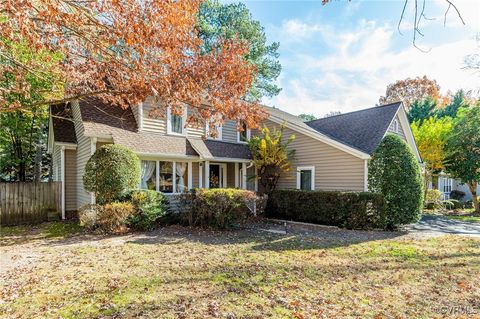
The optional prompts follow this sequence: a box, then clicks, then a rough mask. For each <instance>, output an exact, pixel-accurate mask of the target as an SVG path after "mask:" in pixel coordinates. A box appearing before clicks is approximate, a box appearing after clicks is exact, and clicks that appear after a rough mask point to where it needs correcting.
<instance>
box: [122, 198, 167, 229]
mask: <svg viewBox="0 0 480 319" xmlns="http://www.w3.org/2000/svg"><path fill="white" fill-rule="evenodd" d="M127 199H128V200H130V201H131V202H132V204H133V205H134V206H135V208H136V213H135V214H133V215H131V216H130V217H129V218H128V219H127V225H128V226H129V227H130V228H132V229H135V230H152V229H153V228H154V227H155V224H156V222H157V221H158V220H159V219H160V218H161V217H163V216H165V215H166V214H167V202H166V198H165V195H163V194H162V193H159V192H156V191H153V190H134V191H132V192H131V193H130V194H129V195H128V196H127Z"/></svg>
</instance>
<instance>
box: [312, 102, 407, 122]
mask: <svg viewBox="0 0 480 319" xmlns="http://www.w3.org/2000/svg"><path fill="white" fill-rule="evenodd" d="M401 103H402V101H398V102H393V103H388V104H383V105H377V106H373V107H369V108H366V109H361V110H356V111H351V112H347V113H343V114H337V115H332V116H327V117H322V118H320V119H316V120H312V121H307V122H305V123H307V124H308V123H313V122H316V121H321V120H325V119H330V118H334V117H339V116H345V115H350V114H353V113H358V112H364V111H369V110H373V109H378V108H382V107H387V106H392V105H394V104H399V107H400V105H401Z"/></svg>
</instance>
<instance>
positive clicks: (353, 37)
mask: <svg viewBox="0 0 480 319" xmlns="http://www.w3.org/2000/svg"><path fill="white" fill-rule="evenodd" d="M244 2H245V3H246V5H247V7H248V8H249V9H250V11H251V13H252V15H253V17H254V19H256V20H259V21H260V22H261V23H262V25H263V26H264V27H265V30H266V33H267V37H268V41H269V42H272V41H277V42H280V50H279V52H280V62H281V64H282V67H283V70H282V74H281V75H280V77H279V79H278V83H279V85H280V86H281V87H282V88H283V90H282V92H281V93H280V94H279V95H278V96H277V97H275V98H273V99H266V100H264V101H263V102H265V103H266V104H269V105H273V106H276V107H278V108H280V109H283V110H285V111H288V112H291V113H293V114H300V113H311V114H314V115H316V116H319V117H320V116H323V115H324V114H326V113H328V112H330V111H341V112H343V113H345V112H348V111H352V110H357V109H362V108H366V107H371V106H374V105H375V104H376V103H377V102H378V99H379V97H380V96H381V95H382V94H384V93H385V89H386V86H387V85H388V84H389V83H391V82H394V81H395V80H397V79H404V78H406V77H415V76H423V75H427V76H428V77H429V78H432V79H435V80H437V82H438V83H439V85H440V86H441V89H442V91H443V93H447V91H449V90H450V91H455V90H457V89H460V88H464V89H467V90H470V89H473V90H475V89H478V88H479V87H480V83H479V82H480V77H479V75H478V74H475V73H473V72H472V71H467V70H464V69H462V67H463V59H464V56H466V55H468V54H472V53H475V52H477V53H478V52H479V50H480V41H477V40H476V37H480V0H455V1H454V3H455V4H456V5H457V7H458V8H459V10H460V11H461V13H462V16H463V18H464V20H465V22H466V26H463V25H462V24H461V23H460V20H459V19H458V17H457V15H456V13H455V12H454V10H453V9H452V8H451V9H450V11H449V14H448V15H447V21H446V26H445V27H444V26H443V15H444V12H445V10H446V9H447V7H448V4H447V2H446V1H445V0H427V2H426V10H425V13H426V16H427V17H428V18H433V19H434V20H428V21H427V20H424V21H423V22H422V24H421V30H422V32H423V33H424V34H425V36H424V37H423V38H420V39H419V40H418V42H417V45H418V46H419V47H421V48H422V49H423V50H426V51H429V52H428V53H424V52H422V51H420V50H418V49H417V48H415V47H413V46H412V30H411V24H412V23H413V16H412V14H413V11H412V10H413V6H412V5H409V6H408V7H407V12H406V17H405V20H404V22H403V24H402V26H401V30H402V33H403V35H401V34H400V33H399V32H398V30H397V24H398V21H399V17H400V13H401V10H402V6H403V1H400V0H390V1H388V0H386V1H367V0H363V1H362V0H352V1H350V2H348V1H344V0H337V1H335V0H334V1H333V3H331V4H329V5H327V6H322V5H321V0H315V1H244ZM410 2H412V0H410Z"/></svg>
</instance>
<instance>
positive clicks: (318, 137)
mask: <svg viewBox="0 0 480 319" xmlns="http://www.w3.org/2000/svg"><path fill="white" fill-rule="evenodd" d="M269 119H270V120H272V121H273V122H275V123H277V124H282V123H285V124H286V126H287V127H288V128H289V129H292V130H294V131H297V132H299V133H302V134H304V135H306V136H309V137H311V138H314V139H316V140H319V141H321V142H323V143H325V144H328V145H330V146H333V147H335V148H337V149H339V150H341V151H344V152H346V153H349V154H351V155H353V156H355V157H358V158H361V159H370V155H369V154H367V153H364V152H362V151H359V150H357V149H354V148H353V147H350V146H348V145H345V144H343V143H340V142H337V141H335V140H333V139H331V138H329V137H327V136H325V135H323V134H321V133H320V132H317V131H315V130H314V129H311V130H309V129H306V128H303V127H300V126H298V125H295V124H293V123H291V122H289V121H287V120H284V119H280V118H278V117H276V116H272V115H270V117H269Z"/></svg>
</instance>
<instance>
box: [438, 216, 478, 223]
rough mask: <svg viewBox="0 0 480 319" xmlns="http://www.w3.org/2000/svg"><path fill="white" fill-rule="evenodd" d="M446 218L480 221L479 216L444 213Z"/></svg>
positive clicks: (470, 221) (471, 221) (472, 221)
mask: <svg viewBox="0 0 480 319" xmlns="http://www.w3.org/2000/svg"><path fill="white" fill-rule="evenodd" d="M445 217H447V218H448V219H454V220H460V221H462V222H469V223H480V216H471V215H445Z"/></svg>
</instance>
